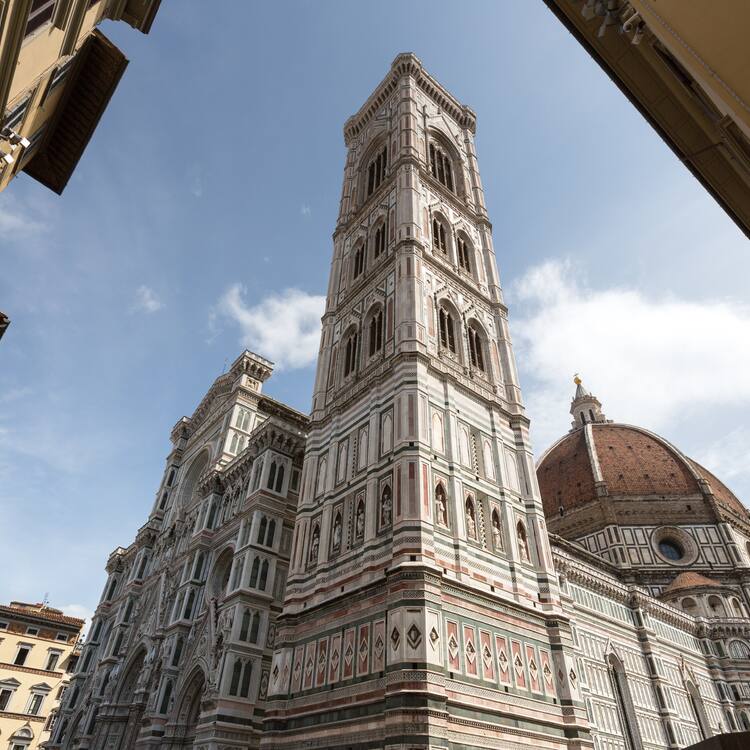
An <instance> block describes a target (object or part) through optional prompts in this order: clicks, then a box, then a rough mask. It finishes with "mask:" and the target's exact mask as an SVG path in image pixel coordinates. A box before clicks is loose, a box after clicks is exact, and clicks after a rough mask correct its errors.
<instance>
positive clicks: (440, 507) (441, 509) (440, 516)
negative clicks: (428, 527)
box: [435, 484, 448, 526]
mask: <svg viewBox="0 0 750 750" xmlns="http://www.w3.org/2000/svg"><path fill="white" fill-rule="evenodd" d="M435 496H436V505H437V521H438V523H439V524H440V525H441V526H447V525H448V504H447V503H446V501H445V490H444V489H443V485H442V484H439V485H438V488H437V490H435Z"/></svg>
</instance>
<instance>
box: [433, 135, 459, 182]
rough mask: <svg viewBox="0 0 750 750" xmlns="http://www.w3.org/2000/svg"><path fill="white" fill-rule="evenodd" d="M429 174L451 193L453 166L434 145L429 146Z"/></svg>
mask: <svg viewBox="0 0 750 750" xmlns="http://www.w3.org/2000/svg"><path fill="white" fill-rule="evenodd" d="M430 173H431V174H432V176H433V177H434V178H435V179H436V180H437V181H438V182H439V183H441V184H442V185H445V187H447V188H448V190H450V191H451V192H453V191H454V187H453V165H452V164H451V160H450V158H449V157H448V155H447V154H446V153H445V151H444V150H443V149H442V148H440V146H438V145H437V144H435V143H431V144H430Z"/></svg>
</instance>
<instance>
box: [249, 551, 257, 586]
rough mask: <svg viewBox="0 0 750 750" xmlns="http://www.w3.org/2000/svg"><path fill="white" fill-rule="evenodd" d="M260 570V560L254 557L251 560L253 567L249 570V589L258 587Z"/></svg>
mask: <svg viewBox="0 0 750 750" xmlns="http://www.w3.org/2000/svg"><path fill="white" fill-rule="evenodd" d="M259 570H260V558H258V557H256V558H255V559H254V560H253V567H252V568H251V569H250V579H249V581H248V585H249V586H250V588H251V589H254V588H255V587H256V586H257V585H258V571H259Z"/></svg>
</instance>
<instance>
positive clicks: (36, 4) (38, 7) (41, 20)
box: [24, 0, 56, 36]
mask: <svg viewBox="0 0 750 750" xmlns="http://www.w3.org/2000/svg"><path fill="white" fill-rule="evenodd" d="M55 2H56V0H32V2H31V10H30V11H29V20H28V21H27V22H26V31H25V32H24V36H28V35H29V34H33V33H34V32H35V31H36V30H37V29H38V28H40V27H41V26H43V25H44V24H45V23H47V21H49V20H50V19H51V18H52V14H53V13H54V12H55Z"/></svg>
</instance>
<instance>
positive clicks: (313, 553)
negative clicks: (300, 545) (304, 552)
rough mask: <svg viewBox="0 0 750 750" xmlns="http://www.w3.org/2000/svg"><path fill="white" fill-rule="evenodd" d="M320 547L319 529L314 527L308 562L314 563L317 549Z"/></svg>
mask: <svg viewBox="0 0 750 750" xmlns="http://www.w3.org/2000/svg"><path fill="white" fill-rule="evenodd" d="M319 546H320V529H319V528H318V527H317V526H316V527H315V530H314V531H313V537H312V542H311V543H310V562H316V561H317V559H318V547H319Z"/></svg>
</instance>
